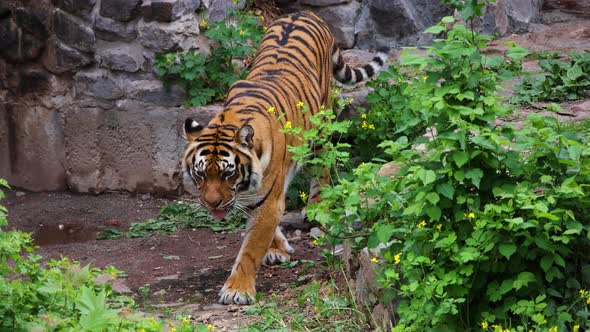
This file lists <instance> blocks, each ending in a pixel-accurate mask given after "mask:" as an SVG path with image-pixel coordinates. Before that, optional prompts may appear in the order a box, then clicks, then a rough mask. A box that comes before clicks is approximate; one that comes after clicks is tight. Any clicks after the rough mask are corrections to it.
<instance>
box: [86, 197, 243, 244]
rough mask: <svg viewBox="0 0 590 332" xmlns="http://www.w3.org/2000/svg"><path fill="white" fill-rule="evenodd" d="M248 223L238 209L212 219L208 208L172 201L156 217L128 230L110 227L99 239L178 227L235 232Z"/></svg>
mask: <svg viewBox="0 0 590 332" xmlns="http://www.w3.org/2000/svg"><path fill="white" fill-rule="evenodd" d="M245 224H246V216H245V215H243V214H241V213H240V212H238V211H235V212H233V213H231V214H230V215H228V216H227V217H226V218H224V219H223V220H212V218H211V216H210V215H209V212H207V210H205V209H203V208H201V207H199V206H197V205H195V204H185V203H170V204H168V205H166V206H165V207H164V208H162V211H160V214H159V215H158V216H157V217H156V218H154V219H148V220H147V221H145V222H142V223H134V224H131V227H130V229H129V231H128V232H121V231H118V230H113V229H108V230H105V231H104V232H102V233H101V234H100V235H99V236H98V238H97V239H99V240H104V239H117V238H120V237H122V236H127V237H130V238H136V237H145V236H151V235H154V234H172V233H174V232H176V230H177V229H178V228H208V229H210V230H212V231H214V232H224V231H229V232H235V231H237V230H239V229H242V228H243V227H244V225H245Z"/></svg>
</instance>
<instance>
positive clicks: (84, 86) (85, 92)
mask: <svg viewBox="0 0 590 332" xmlns="http://www.w3.org/2000/svg"><path fill="white" fill-rule="evenodd" d="M74 81H75V89H76V95H77V96H87V97H91V98H97V99H105V100H115V99H119V98H121V97H123V96H124V95H125V91H124V90H123V89H122V88H121V86H120V85H119V82H118V81H117V80H116V79H115V78H114V77H113V75H112V74H111V73H110V72H109V71H108V70H104V69H97V68H94V69H91V70H87V71H79V72H77V73H76V75H74Z"/></svg>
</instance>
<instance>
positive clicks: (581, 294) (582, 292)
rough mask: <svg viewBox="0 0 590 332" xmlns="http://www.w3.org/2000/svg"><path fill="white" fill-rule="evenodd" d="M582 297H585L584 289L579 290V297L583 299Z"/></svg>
mask: <svg viewBox="0 0 590 332" xmlns="http://www.w3.org/2000/svg"><path fill="white" fill-rule="evenodd" d="M584 295H586V289H584V288H582V289H580V296H582V297H583V296H584Z"/></svg>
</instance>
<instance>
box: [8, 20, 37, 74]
mask: <svg viewBox="0 0 590 332" xmlns="http://www.w3.org/2000/svg"><path fill="white" fill-rule="evenodd" d="M44 48H45V43H44V42H43V40H41V39H38V38H36V37H35V36H33V35H32V34H30V33H29V32H27V31H23V29H20V28H19V27H18V26H17V25H16V24H15V23H14V22H13V21H12V20H11V19H10V18H5V19H3V20H0V57H3V58H5V59H7V60H9V61H10V62H16V63H20V62H26V61H28V60H34V59H36V58H37V57H39V55H41V53H42V52H43V49H44Z"/></svg>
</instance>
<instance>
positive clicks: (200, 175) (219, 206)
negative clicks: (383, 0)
mask: <svg viewBox="0 0 590 332" xmlns="http://www.w3.org/2000/svg"><path fill="white" fill-rule="evenodd" d="M386 58H387V54H386V52H385V51H382V52H379V53H377V56H375V57H374V58H373V59H372V60H371V62H370V63H369V64H367V65H365V66H363V67H356V68H353V67H351V66H350V65H349V64H347V63H345V62H344V60H343V58H342V55H341V53H340V50H339V49H338V48H337V47H336V46H335V41H334V37H333V36H332V34H331V32H330V29H329V28H328V25H327V24H326V22H325V21H323V20H322V19H321V18H320V17H318V16H317V15H315V14H313V13H311V12H298V13H293V14H287V15H284V16H281V17H279V18H278V19H276V20H275V21H274V22H273V24H272V25H270V26H269V27H268V28H267V30H266V32H265V34H264V36H263V38H262V41H261V43H260V45H259V47H258V49H257V52H256V55H255V56H254V59H253V61H252V64H251V69H250V71H249V73H248V74H247V76H246V78H245V79H243V80H239V81H236V82H235V83H234V84H233V85H231V86H230V88H229V91H228V93H227V97H226V101H225V104H224V106H223V110H222V111H220V112H219V113H217V114H216V115H215V116H214V117H213V118H212V119H211V121H210V122H209V123H208V124H207V125H206V126H203V125H202V124H200V123H198V122H197V121H195V120H193V119H192V118H188V119H186V121H185V123H184V136H185V139H186V141H187V146H186V149H185V151H184V154H183V157H182V164H183V169H184V171H186V173H187V174H188V176H190V179H191V180H192V182H194V184H195V185H196V187H197V188H198V195H197V197H196V200H198V202H199V204H200V205H201V206H202V207H203V208H205V209H207V210H208V211H209V214H210V216H211V217H212V218H214V219H223V218H224V217H225V216H226V215H227V214H228V213H229V212H230V211H231V210H232V209H240V210H243V211H244V212H246V214H247V215H248V222H247V224H246V229H245V233H244V238H243V240H242V245H241V248H240V250H239V252H238V254H237V257H236V260H235V263H234V265H233V267H232V270H231V273H230V275H229V277H228V279H227V281H226V282H225V284H224V285H223V287H222V288H221V291H220V292H219V302H220V303H221V304H238V305H248V304H252V303H253V302H254V296H255V293H256V290H255V281H256V274H257V272H258V269H259V268H260V266H261V265H262V264H266V265H272V264H280V263H282V262H285V261H288V260H289V259H290V255H291V254H292V253H293V247H291V246H290V245H289V242H288V241H287V239H286V237H285V236H284V235H283V234H282V232H281V230H280V228H279V227H278V225H279V221H280V218H281V216H282V215H283V212H284V211H285V194H286V191H287V187H288V186H289V182H290V181H291V180H292V179H293V177H294V175H295V174H296V172H297V171H298V165H297V163H296V162H294V161H293V160H292V159H291V153H290V152H289V151H288V149H287V147H288V146H297V145H299V144H301V142H300V140H299V139H296V138H295V137H294V136H293V135H287V134H284V133H283V131H281V129H282V128H283V127H285V126H286V125H287V124H288V125H289V126H293V127H295V126H298V127H301V128H303V130H308V129H310V127H311V122H310V116H311V115H313V114H316V113H317V112H319V111H320V109H324V108H328V107H330V106H331V103H330V101H331V97H332V96H331V94H332V84H333V83H332V78H336V80H338V81H340V82H342V83H345V84H353V83H357V82H361V81H364V80H366V79H368V78H370V77H372V76H373V75H374V74H375V73H376V72H377V71H378V70H380V69H381V67H382V66H383V65H384V63H385V61H386ZM302 104H304V105H306V111H305V112H303V111H302V107H301V105H302Z"/></svg>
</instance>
